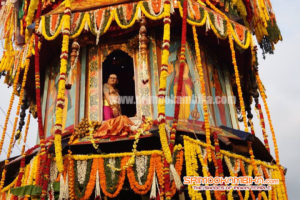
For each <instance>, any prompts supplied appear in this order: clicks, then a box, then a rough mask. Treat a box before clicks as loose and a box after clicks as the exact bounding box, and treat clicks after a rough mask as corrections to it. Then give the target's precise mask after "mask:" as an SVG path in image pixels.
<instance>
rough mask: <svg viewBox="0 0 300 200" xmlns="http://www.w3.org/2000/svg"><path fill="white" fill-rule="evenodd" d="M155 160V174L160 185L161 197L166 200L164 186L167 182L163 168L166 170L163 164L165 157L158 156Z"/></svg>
mask: <svg viewBox="0 0 300 200" xmlns="http://www.w3.org/2000/svg"><path fill="white" fill-rule="evenodd" d="M154 159H155V173H156V175H157V180H158V184H159V187H160V188H159V193H160V197H161V198H162V199H164V194H165V192H164V185H165V183H164V182H165V181H164V173H163V168H164V164H163V156H162V155H156V156H155V157H154Z"/></svg>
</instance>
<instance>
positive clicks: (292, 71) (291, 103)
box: [0, 0, 300, 200]
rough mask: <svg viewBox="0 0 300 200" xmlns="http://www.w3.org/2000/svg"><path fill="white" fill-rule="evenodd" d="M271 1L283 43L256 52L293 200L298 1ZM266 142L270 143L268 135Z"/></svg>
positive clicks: (1, 106)
mask: <svg viewBox="0 0 300 200" xmlns="http://www.w3.org/2000/svg"><path fill="white" fill-rule="evenodd" d="M271 1H272V4H273V9H274V11H275V14H276V19H277V23H278V26H279V28H280V29H281V32H282V36H283V41H282V42H279V43H278V44H277V45H276V49H275V52H274V55H267V56H266V59H265V60H264V59H263V58H262V56H261V52H259V55H258V57H259V72H260V76H261V79H262V81H263V83H264V86H265V88H266V93H267V95H268V100H267V101H268V104H269V108H270V112H271V116H272V121H273V125H274V129H275V134H276V138H277V142H278V148H279V155H280V161H281V164H282V165H283V166H284V167H286V168H287V175H286V181H287V190H288V195H289V199H291V200H294V199H299V196H300V167H299V165H300V148H299V146H300V131H299V130H298V128H299V129H300V127H298V126H299V125H300V116H299V115H300V65H299V64H300V59H299V57H300V52H299V50H300V33H299V32H300V25H299V24H300V23H299V21H298V20H299V19H300V12H299V10H300V1H298V0H284V1H283V0H271ZM2 81H3V78H2V79H1V80H0V82H1V84H0V94H1V97H0V133H1V132H2V126H3V123H4V119H5V113H6V111H7V108H8V104H9V99H10V96H11V89H7V85H4V84H2ZM15 104H16V103H15ZM15 107H16V106H14V108H13V111H12V115H11V118H10V119H11V120H10V123H9V124H8V131H7V135H11V130H12V124H13V121H14V117H15V116H14V113H15ZM36 130H37V124H36V122H35V120H32V124H31V126H30V129H29V136H28V145H27V147H32V146H33V145H34V144H35V142H36V139H37V138H36V137H37V132H36ZM257 135H261V134H257ZM8 139H9V137H8V136H7V137H6V141H5V144H4V148H3V152H2V154H1V157H0V159H1V160H2V159H4V158H6V151H5V150H6V149H7V147H8ZM269 141H270V142H271V134H269ZM17 146H18V145H17ZM20 149H21V147H19V146H18V147H15V148H14V149H13V155H17V154H20ZM272 149H274V148H272ZM273 155H274V152H273Z"/></svg>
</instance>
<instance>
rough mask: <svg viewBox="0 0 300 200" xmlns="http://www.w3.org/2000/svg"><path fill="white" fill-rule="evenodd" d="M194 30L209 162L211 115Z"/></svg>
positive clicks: (195, 35) (196, 36) (195, 36)
mask: <svg viewBox="0 0 300 200" xmlns="http://www.w3.org/2000/svg"><path fill="white" fill-rule="evenodd" d="M192 29H193V36H194V42H195V51H196V57H197V60H196V61H197V62H196V65H197V69H198V73H199V77H200V83H201V95H202V105H203V112H204V127H205V136H206V144H208V145H207V148H206V149H207V153H208V160H209V161H211V149H210V144H211V141H210V124H209V113H208V107H207V102H206V91H205V81H204V75H203V66H202V62H201V53H200V47H199V41H198V35H197V30H196V27H195V26H192Z"/></svg>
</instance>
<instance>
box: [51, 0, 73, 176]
mask: <svg viewBox="0 0 300 200" xmlns="http://www.w3.org/2000/svg"><path fill="white" fill-rule="evenodd" d="M70 4H71V2H70V0H65V11H64V16H63V20H62V23H63V25H64V29H63V40H62V49H61V56H60V58H61V60H60V76H59V83H58V94H57V103H56V111H55V117H56V121H55V131H54V145H55V159H56V163H57V168H58V170H59V171H60V172H62V171H63V168H64V167H63V160H62V147H61V137H62V121H63V109H64V106H65V102H64V101H65V82H66V72H67V64H68V53H69V37H70V15H71V9H70Z"/></svg>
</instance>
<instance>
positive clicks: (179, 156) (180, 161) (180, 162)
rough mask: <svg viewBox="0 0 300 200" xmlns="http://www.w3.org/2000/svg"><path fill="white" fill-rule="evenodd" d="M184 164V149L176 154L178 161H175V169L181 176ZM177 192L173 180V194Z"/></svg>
mask: <svg viewBox="0 0 300 200" xmlns="http://www.w3.org/2000/svg"><path fill="white" fill-rule="evenodd" d="M182 166H183V150H180V151H179V152H178V153H177V155H176V163H175V169H176V171H177V173H178V175H179V176H181V172H182ZM175 193H176V185H175V182H174V181H173V182H172V185H171V196H172V197H173V196H174V195H175Z"/></svg>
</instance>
